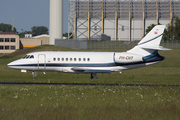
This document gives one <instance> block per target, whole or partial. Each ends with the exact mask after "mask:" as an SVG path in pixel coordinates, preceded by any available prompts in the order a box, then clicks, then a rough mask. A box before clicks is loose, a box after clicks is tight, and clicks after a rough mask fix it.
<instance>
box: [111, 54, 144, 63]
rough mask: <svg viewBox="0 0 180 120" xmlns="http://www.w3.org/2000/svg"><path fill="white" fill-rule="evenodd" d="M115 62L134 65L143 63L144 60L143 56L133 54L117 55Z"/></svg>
mask: <svg viewBox="0 0 180 120" xmlns="http://www.w3.org/2000/svg"><path fill="white" fill-rule="evenodd" d="M114 61H115V62H116V63H133V62H141V61H143V58H142V56H141V55H136V54H131V53H127V52H126V53H115V55H114Z"/></svg>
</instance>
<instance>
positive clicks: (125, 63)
mask: <svg viewBox="0 0 180 120" xmlns="http://www.w3.org/2000/svg"><path fill="white" fill-rule="evenodd" d="M32 56H33V57H32ZM142 57H143V56H139V55H135V54H129V53H126V52H122V53H115V52H51V51H42V52H34V53H29V54H27V55H26V56H25V57H24V58H22V59H19V60H16V61H13V62H11V63H9V64H8V67H10V68H14V69H20V70H30V71H59V72H73V73H83V72H84V71H83V70H110V71H111V72H113V71H121V70H126V69H132V68H138V67H143V66H146V65H150V64H154V63H157V62H158V61H152V62H148V63H146V62H144V61H143V59H142Z"/></svg>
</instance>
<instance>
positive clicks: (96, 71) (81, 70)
mask: <svg viewBox="0 0 180 120" xmlns="http://www.w3.org/2000/svg"><path fill="white" fill-rule="evenodd" d="M72 70H74V71H79V72H84V73H111V70H100V69H85V68H72Z"/></svg>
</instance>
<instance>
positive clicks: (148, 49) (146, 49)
mask: <svg viewBox="0 0 180 120" xmlns="http://www.w3.org/2000/svg"><path fill="white" fill-rule="evenodd" d="M164 29H165V25H157V26H155V27H154V28H153V29H152V30H151V31H150V32H149V33H148V34H147V35H146V36H145V37H144V38H143V39H142V40H141V41H140V42H139V43H138V44H137V45H136V46H135V47H134V48H132V49H131V50H129V51H127V52H129V53H134V54H139V55H142V56H147V55H149V54H151V53H153V52H154V51H156V50H170V49H168V48H163V47H162V46H159V45H160V42H161V39H162V36H163V32H164Z"/></svg>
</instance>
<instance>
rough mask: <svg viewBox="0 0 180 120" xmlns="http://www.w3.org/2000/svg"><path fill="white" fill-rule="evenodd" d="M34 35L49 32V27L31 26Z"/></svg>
mask: <svg viewBox="0 0 180 120" xmlns="http://www.w3.org/2000/svg"><path fill="white" fill-rule="evenodd" d="M31 31H32V35H33V36H37V35H42V34H48V31H49V30H48V28H47V27H45V26H34V27H32V28H31Z"/></svg>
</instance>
